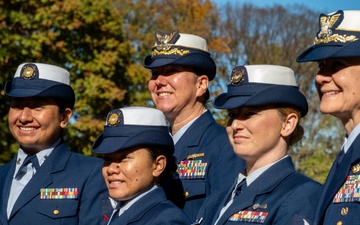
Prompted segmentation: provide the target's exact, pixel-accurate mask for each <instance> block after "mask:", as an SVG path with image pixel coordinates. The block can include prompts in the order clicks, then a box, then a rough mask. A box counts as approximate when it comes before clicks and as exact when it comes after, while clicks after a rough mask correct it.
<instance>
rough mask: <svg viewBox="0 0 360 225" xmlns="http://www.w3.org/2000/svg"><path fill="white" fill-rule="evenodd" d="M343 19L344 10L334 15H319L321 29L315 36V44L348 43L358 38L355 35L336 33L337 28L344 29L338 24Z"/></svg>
mask: <svg viewBox="0 0 360 225" xmlns="http://www.w3.org/2000/svg"><path fill="white" fill-rule="evenodd" d="M343 19H344V13H343V11H342V10H339V11H337V12H336V13H335V14H333V15H325V14H321V15H320V17H319V23H320V30H319V31H318V33H317V35H316V37H315V41H314V45H317V44H321V43H329V42H341V43H346V42H353V41H356V40H358V37H357V36H355V35H349V34H339V33H336V31H337V30H342V29H341V28H339V27H338V26H339V25H340V23H341V22H342V20H343ZM343 30H344V29H343ZM344 31H348V30H344Z"/></svg>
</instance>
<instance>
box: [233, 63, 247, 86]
mask: <svg viewBox="0 0 360 225" xmlns="http://www.w3.org/2000/svg"><path fill="white" fill-rule="evenodd" d="M246 78H247V71H246V68H245V67H244V66H237V67H235V68H234V69H233V71H232V72H231V77H230V80H231V84H232V85H241V84H242V83H244V81H245V79H246Z"/></svg>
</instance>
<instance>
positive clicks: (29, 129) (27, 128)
mask: <svg viewBox="0 0 360 225" xmlns="http://www.w3.org/2000/svg"><path fill="white" fill-rule="evenodd" d="M19 129H20V130H23V131H33V130H36V128H34V127H19Z"/></svg>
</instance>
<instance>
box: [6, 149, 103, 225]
mask: <svg viewBox="0 0 360 225" xmlns="http://www.w3.org/2000/svg"><path fill="white" fill-rule="evenodd" d="M15 159H16V158H15ZM15 159H13V160H12V161H11V162H10V163H8V164H5V165H3V166H1V167H0V210H1V211H0V225H25V224H26V225H60V224H61V225H63V224H66V225H98V224H100V221H101V220H102V219H103V218H102V215H101V202H100V196H101V195H102V194H105V193H107V188H106V186H105V182H104V179H103V177H102V174H101V168H102V160H101V159H97V158H92V157H87V156H84V155H81V154H77V153H74V152H70V150H69V149H68V148H67V146H66V145H65V144H64V143H63V144H60V145H59V146H57V147H56V148H54V150H53V151H52V153H51V154H50V155H49V157H48V158H47V159H46V160H45V162H44V163H43V164H42V165H41V167H40V169H39V171H37V172H36V173H35V175H34V176H33V177H32V179H31V180H30V181H29V183H28V184H27V185H26V186H25V188H24V189H23V191H22V192H21V194H20V196H19V198H18V200H17V201H16V203H15V205H14V208H13V210H12V213H11V216H10V218H9V220H8V219H7V213H6V207H7V202H8V196H9V193H10V186H11V182H12V179H13V174H14V171H15V164H16V162H15ZM41 188H78V198H77V199H56V200H55V199H50V200H44V199H40V189H41ZM56 210H57V211H56Z"/></svg>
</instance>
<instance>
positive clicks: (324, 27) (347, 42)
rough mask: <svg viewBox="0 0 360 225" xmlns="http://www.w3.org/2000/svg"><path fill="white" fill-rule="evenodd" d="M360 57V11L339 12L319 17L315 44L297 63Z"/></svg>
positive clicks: (302, 54) (301, 55) (299, 57)
mask: <svg viewBox="0 0 360 225" xmlns="http://www.w3.org/2000/svg"><path fill="white" fill-rule="evenodd" d="M359 56H360V10H345V11H343V10H339V11H337V12H333V13H330V14H327V15H325V14H321V15H320V16H319V30H318V32H317V34H316V37H315V41H314V44H313V45H312V46H311V47H309V48H308V49H306V50H305V51H304V52H303V53H301V54H300V55H299V56H298V58H297V59H296V61H297V62H309V61H320V60H323V59H328V58H346V57H359Z"/></svg>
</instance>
